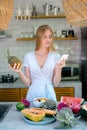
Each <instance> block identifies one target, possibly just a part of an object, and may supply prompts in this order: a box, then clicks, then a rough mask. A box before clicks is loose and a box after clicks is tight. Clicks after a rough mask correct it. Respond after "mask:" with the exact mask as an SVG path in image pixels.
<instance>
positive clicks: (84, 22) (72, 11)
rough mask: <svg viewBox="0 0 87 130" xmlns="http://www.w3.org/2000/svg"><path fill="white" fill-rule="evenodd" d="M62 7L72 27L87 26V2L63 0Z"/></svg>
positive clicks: (83, 0) (82, 0) (85, 0)
mask: <svg viewBox="0 0 87 130" xmlns="http://www.w3.org/2000/svg"><path fill="white" fill-rule="evenodd" d="M62 5H63V8H64V12H65V15H66V18H67V21H68V23H69V24H70V25H74V26H87V0H62Z"/></svg>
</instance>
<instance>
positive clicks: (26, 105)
mask: <svg viewBox="0 0 87 130" xmlns="http://www.w3.org/2000/svg"><path fill="white" fill-rule="evenodd" d="M21 102H22V103H23V104H24V105H25V107H29V106H30V102H29V101H28V100H26V99H21Z"/></svg>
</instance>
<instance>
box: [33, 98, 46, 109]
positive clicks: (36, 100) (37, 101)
mask: <svg viewBox="0 0 87 130" xmlns="http://www.w3.org/2000/svg"><path fill="white" fill-rule="evenodd" d="M46 100H47V98H44V97H38V98H34V101H33V106H34V107H42V106H43V104H44V102H45V101H46Z"/></svg>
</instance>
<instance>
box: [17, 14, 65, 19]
mask: <svg viewBox="0 0 87 130" xmlns="http://www.w3.org/2000/svg"><path fill="white" fill-rule="evenodd" d="M25 17H26V19H29V18H30V19H40V18H41V19H42V18H65V14H58V15H48V16H46V15H37V16H31V17H29V16H15V18H16V19H25Z"/></svg>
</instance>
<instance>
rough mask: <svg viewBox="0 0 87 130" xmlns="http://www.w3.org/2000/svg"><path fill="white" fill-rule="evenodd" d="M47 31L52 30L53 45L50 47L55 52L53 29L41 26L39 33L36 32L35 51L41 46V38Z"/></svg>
mask: <svg viewBox="0 0 87 130" xmlns="http://www.w3.org/2000/svg"><path fill="white" fill-rule="evenodd" d="M46 30H50V31H51V34H52V42H51V45H50V47H49V50H50V51H55V48H54V45H53V31H52V29H51V27H50V26H48V25H41V26H39V27H38V29H37V31H36V48H35V50H38V49H39V47H40V44H41V38H42V36H43V35H44V33H45V32H46Z"/></svg>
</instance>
